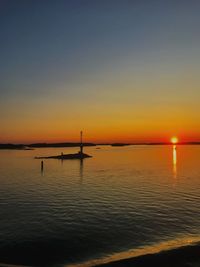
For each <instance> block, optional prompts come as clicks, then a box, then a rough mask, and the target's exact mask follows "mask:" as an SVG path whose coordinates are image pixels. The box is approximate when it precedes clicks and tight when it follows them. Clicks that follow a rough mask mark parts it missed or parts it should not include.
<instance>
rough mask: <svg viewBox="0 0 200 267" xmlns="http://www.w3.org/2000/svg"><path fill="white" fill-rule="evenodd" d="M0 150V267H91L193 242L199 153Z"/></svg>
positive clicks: (134, 148)
mask: <svg viewBox="0 0 200 267" xmlns="http://www.w3.org/2000/svg"><path fill="white" fill-rule="evenodd" d="M77 151H78V148H37V149H34V150H0V266H11V265H17V266H48V267H51V266H52V267H53V266H55V267H63V266H70V267H77V266H87V267H90V266H95V265H98V264H102V263H106V262H110V261H113V260H120V259H124V258H128V257H135V256H137V255H145V254H147V253H151V252H152V253H154V252H159V251H162V250H168V249H174V248H177V247H182V246H187V245H190V244H195V243H196V242H199V241H200V146H198V145H177V146H173V145H130V146H123V147H112V146H108V145H107V146H95V147H85V148H84V152H85V153H87V154H89V155H91V156H92V157H91V158H87V159H84V160H82V161H81V160H58V159H44V160H43V161H44V168H43V169H41V160H39V159H35V157H36V156H52V155H59V154H61V153H75V152H77Z"/></svg>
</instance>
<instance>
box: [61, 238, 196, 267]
mask: <svg viewBox="0 0 200 267" xmlns="http://www.w3.org/2000/svg"><path fill="white" fill-rule="evenodd" d="M193 263H194V264H196V263H197V264H198V265H194V267H197V266H198V267H199V266H200V239H199V236H198V237H192V236H191V237H190V238H189V237H188V238H177V239H175V240H169V241H163V242H160V243H157V244H155V245H148V246H146V247H142V248H135V249H130V250H128V251H124V252H118V253H114V254H113V255H110V256H105V257H103V258H97V259H93V260H88V261H85V262H80V263H74V264H65V265H64V266H65V267H129V266H130V267H133V266H134V267H149V266H153V267H193ZM188 264H190V265H188Z"/></svg>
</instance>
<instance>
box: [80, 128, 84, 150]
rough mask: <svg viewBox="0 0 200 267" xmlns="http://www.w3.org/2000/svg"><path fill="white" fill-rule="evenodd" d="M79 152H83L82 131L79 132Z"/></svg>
mask: <svg viewBox="0 0 200 267" xmlns="http://www.w3.org/2000/svg"><path fill="white" fill-rule="evenodd" d="M80 153H81V154H83V132H82V131H81V132H80Z"/></svg>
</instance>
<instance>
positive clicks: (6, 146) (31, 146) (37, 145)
mask: <svg viewBox="0 0 200 267" xmlns="http://www.w3.org/2000/svg"><path fill="white" fill-rule="evenodd" d="M131 145H132V146H137V145H154V146H155V145H172V143H171V142H157V143H156V142H141V143H129V144H128V143H103V144H101V143H97V144H94V143H83V146H84V147H85V146H87V147H92V146H113V147H114V146H117V147H122V146H131ZM178 145H200V142H179V143H178ZM53 147H80V143H72V142H67V143H34V144H10V143H8V144H0V149H18V150H32V149H34V148H53Z"/></svg>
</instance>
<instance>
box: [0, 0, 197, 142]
mask: <svg viewBox="0 0 200 267" xmlns="http://www.w3.org/2000/svg"><path fill="white" fill-rule="evenodd" d="M199 14H200V1H198V0H196V1H195V0H187V1H184V0H173V1H170V0H168V1H166V0H165V1H164V0H163V1H161V0H160V1H154V0H151V1H149V0H146V1H145V0H132V1H131V0H120V1H119V0H65V1H64V0H54V1H51V0H48V1H47V0H23V1H22V0H0V38H1V39H0V96H1V97H0V119H1V125H0V142H1V143H6V142H13V143H20V142H43V141H48V142H57V141H58V142H59V141H77V140H78V138H79V131H80V130H81V129H82V130H83V131H84V132H85V141H92V142H112V141H114V142H116V141H125V142H140V141H168V140H169V139H170V137H171V136H172V135H177V136H178V137H179V139H181V140H182V141H188V140H200V138H199V137H200V108H199V101H200V86H199V85H200V74H199V70H200V16H199Z"/></svg>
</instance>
